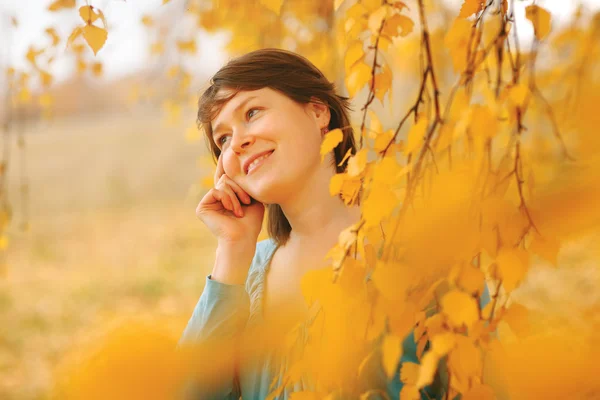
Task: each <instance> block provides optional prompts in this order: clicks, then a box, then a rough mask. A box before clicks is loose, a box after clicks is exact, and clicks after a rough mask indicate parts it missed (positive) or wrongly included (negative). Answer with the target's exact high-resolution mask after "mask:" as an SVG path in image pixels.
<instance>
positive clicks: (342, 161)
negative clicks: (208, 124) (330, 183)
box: [194, 99, 352, 167]
mask: <svg viewBox="0 0 600 400" xmlns="http://www.w3.org/2000/svg"><path fill="white" fill-rule="evenodd" d="M194 100H195V99H194ZM194 105H196V103H195V102H194ZM351 155H352V149H348V150H347V151H346V154H344V157H342V159H341V160H340V162H339V163H338V165H337V166H338V167H341V166H342V164H344V163H345V162H346V160H347V159H348V158H350V156H351Z"/></svg>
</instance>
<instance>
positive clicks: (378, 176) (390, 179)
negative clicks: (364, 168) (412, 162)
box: [373, 155, 399, 186]
mask: <svg viewBox="0 0 600 400" xmlns="http://www.w3.org/2000/svg"><path fill="white" fill-rule="evenodd" d="M398 174H399V165H398V162H397V161H396V156H395V155H394V156H391V157H384V158H383V160H381V161H380V162H378V163H377V164H375V167H374V168H373V181H374V182H380V183H383V184H386V185H390V186H391V185H394V184H396V182H397V176H398Z"/></svg>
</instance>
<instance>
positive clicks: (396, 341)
mask: <svg viewBox="0 0 600 400" xmlns="http://www.w3.org/2000/svg"><path fill="white" fill-rule="evenodd" d="M401 345H402V341H401V339H400V338H399V337H398V336H394V335H386V336H385V338H384V339H383V343H382V345H381V351H382V357H383V368H384V369H385V373H386V374H387V376H388V378H391V377H392V376H393V375H394V373H395V372H396V367H397V366H398V361H400V357H401V356H402V347H401Z"/></svg>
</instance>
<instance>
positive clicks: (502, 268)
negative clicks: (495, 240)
mask: <svg viewBox="0 0 600 400" xmlns="http://www.w3.org/2000/svg"><path fill="white" fill-rule="evenodd" d="M496 264H497V265H498V273H499V275H500V276H499V278H500V279H502V285H503V286H504V289H506V291H507V292H511V291H513V290H514V289H515V288H516V287H517V286H518V285H519V283H521V281H522V280H523V278H525V275H526V274H527V271H528V270H529V253H527V252H526V251H525V250H522V249H518V248H506V247H503V248H501V249H500V251H499V252H498V256H497V257H496Z"/></svg>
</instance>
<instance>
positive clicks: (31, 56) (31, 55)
mask: <svg viewBox="0 0 600 400" xmlns="http://www.w3.org/2000/svg"><path fill="white" fill-rule="evenodd" d="M43 52H44V50H43V49H42V50H35V49H34V48H33V46H29V50H27V55H26V56H25V57H26V58H27V61H29V62H30V63H31V64H32V65H33V66H37V60H36V58H37V56H39V55H40V54H42V53H43Z"/></svg>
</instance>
